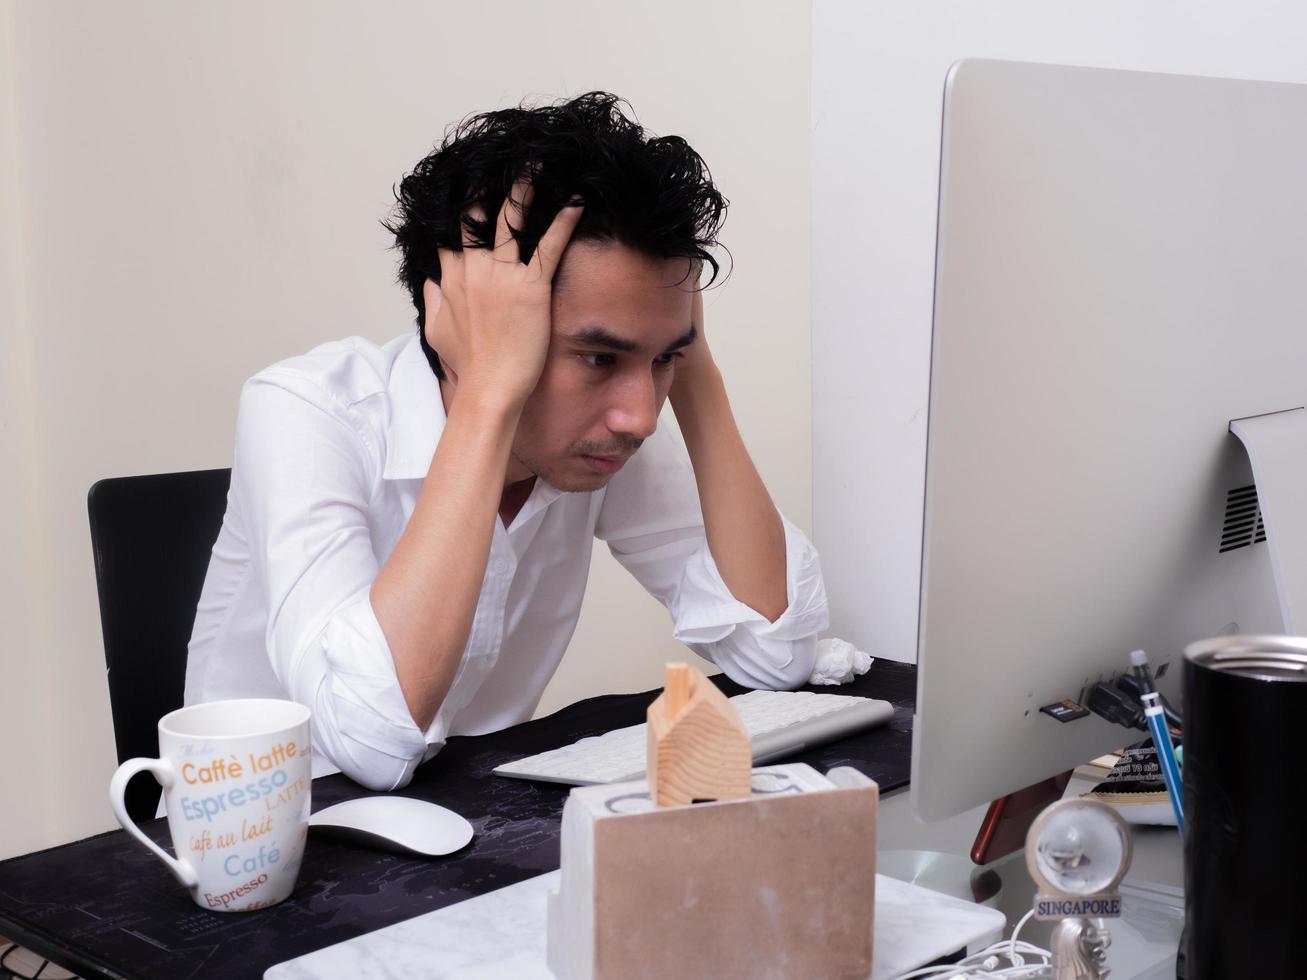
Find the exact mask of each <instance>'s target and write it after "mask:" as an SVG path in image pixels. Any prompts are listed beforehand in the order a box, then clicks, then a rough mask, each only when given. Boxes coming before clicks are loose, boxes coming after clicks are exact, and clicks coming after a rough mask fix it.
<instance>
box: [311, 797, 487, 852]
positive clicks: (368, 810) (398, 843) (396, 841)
mask: <svg viewBox="0 0 1307 980" xmlns="http://www.w3.org/2000/svg"><path fill="white" fill-rule="evenodd" d="M309 826H310V827H313V828H314V829H315V830H318V831H320V832H322V833H323V834H325V835H327V836H331V837H339V838H341V839H344V840H350V841H353V842H354V843H358V844H364V845H366V846H369V847H379V848H383V849H385V850H389V851H398V852H399V853H401V854H418V855H422V856H424V857H439V856H440V855H442V854H452V853H453V852H454V851H457V850H458V849H459V848H460V847H463V846H464V845H465V844H467V842H468V841H470V840H471V839H472V825H471V824H470V823H468V822H467V821H466V820H464V819H463V818H462V817H460V816H459V815H458V814H457V813H455V812H454V811H453V810H447V809H445V808H444V807H443V806H439V805H438V804H435V803H428V802H427V801H426V800H415V799H413V798H412V797H411V796H364V797H360V798H359V799H357V800H346V801H345V802H344V803H337V804H336V805H335V806H329V807H326V808H325V809H322V810H319V811H318V812H317V813H315V814H313V815H312V816H311V817H309Z"/></svg>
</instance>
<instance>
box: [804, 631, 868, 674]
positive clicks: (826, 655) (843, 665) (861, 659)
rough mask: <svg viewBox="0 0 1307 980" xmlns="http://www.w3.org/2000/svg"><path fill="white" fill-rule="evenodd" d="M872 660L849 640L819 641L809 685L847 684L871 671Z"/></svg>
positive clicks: (832, 639)
mask: <svg viewBox="0 0 1307 980" xmlns="http://www.w3.org/2000/svg"><path fill="white" fill-rule="evenodd" d="M871 663H872V658H871V655H870V654H868V653H864V652H863V651H861V650H859V649H858V648H857V647H855V646H854V645H853V644H852V643H850V642H848V641H847V640H837V639H835V638H833V637H832V638H831V639H828V640H818V641H817V660H816V662H815V663H814V664H813V666H812V676H811V677H809V678H808V683H809V684H847V683H848V682H849V681H851V680H853V678H855V677H857V676H858V675H859V674H865V673H866V672H867V671H868V670H870V669H871Z"/></svg>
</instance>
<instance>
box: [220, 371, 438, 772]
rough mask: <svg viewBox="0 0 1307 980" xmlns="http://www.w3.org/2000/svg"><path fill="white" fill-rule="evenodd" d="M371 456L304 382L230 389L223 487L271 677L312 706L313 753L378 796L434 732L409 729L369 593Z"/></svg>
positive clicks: (352, 418) (359, 433)
mask: <svg viewBox="0 0 1307 980" xmlns="http://www.w3.org/2000/svg"><path fill="white" fill-rule="evenodd" d="M380 459H381V456H380V451H379V449H378V447H377V446H376V436H375V435H374V434H373V433H372V431H371V430H370V429H369V428H368V426H367V424H366V422H365V421H364V420H363V419H362V418H361V416H359V415H358V414H357V413H355V412H352V411H351V407H350V406H348V405H343V404H339V403H337V402H336V401H334V400H333V398H332V396H331V395H330V394H329V393H328V392H327V391H325V390H323V389H321V388H319V387H317V386H316V385H314V384H313V383H312V382H311V381H309V380H306V379H304V378H301V377H298V376H295V375H291V374H286V375H284V376H280V375H278V374H277V373H275V372H264V374H262V375H259V376H257V377H255V378H254V379H252V380H251V381H250V382H248V383H247V384H246V386H245V388H244V389H243V391H242V393H241V403H240V413H239V417H238V421H237V434H236V462H235V465H234V467H233V469H232V492H233V494H234V496H235V501H236V503H237V505H238V506H239V507H240V509H241V511H242V513H243V515H244V517H245V527H246V530H247V533H248V534H249V535H250V538H251V540H250V541H249V542H248V545H249V550H250V553H251V555H252V556H253V557H252V562H253V566H254V567H253V570H252V573H253V574H254V575H255V576H256V577H257V578H258V580H259V584H260V586H261V587H262V589H263V591H264V598H265V600H266V608H267V609H268V621H267V630H266V635H265V640H266V644H267V653H268V657H269V660H270V661H271V665H272V669H273V672H274V674H275V675H276V676H277V679H278V680H279V681H280V683H281V685H282V686H283V688H284V689H285V690H286V692H287V695H288V696H289V697H290V698H292V699H294V700H295V701H298V702H300V703H301V704H304V705H307V706H308V707H309V709H310V710H311V711H312V722H311V725H312V731H313V740H314V748H315V751H317V752H320V753H321V754H323V755H324V756H325V757H326V759H327V760H328V761H329V762H330V763H332V764H333V765H334V766H336V767H337V768H339V769H340V770H341V771H342V772H344V773H345V774H346V775H348V776H349V777H350V778H352V779H354V780H355V781H356V782H358V783H361V784H362V785H364V786H366V787H368V788H369V789H377V790H389V789H394V788H396V787H399V786H403V785H405V784H406V783H407V782H408V781H409V779H411V778H412V775H413V771H414V769H416V767H417V765H418V763H420V762H421V761H422V760H423V758H424V757H426V756H428V755H430V754H431V752H430V751H429V750H428V745H429V743H430V744H434V745H436V746H438V745H439V744H442V743H443V741H444V734H445V727H444V720H443V719H442V718H441V717H439V716H437V718H436V720H435V721H434V722H433V723H432V726H431V727H430V728H429V729H428V730H427V732H425V733H424V732H423V731H422V730H421V729H419V728H418V727H417V725H416V724H415V723H414V722H413V719H412V716H411V715H410V714H409V710H408V706H407V704H406V702H405V700H404V696H403V692H402V690H401V689H400V686H399V681H398V678H397V677H396V675H395V667H394V661H393V660H392V658H391V654H390V648H389V645H388V644H387V642H386V638H385V635H384V633H383V632H382V630H381V626H380V624H379V623H378V622H377V618H376V615H375V614H374V612H373V610H372V604H371V600H370V598H369V595H370V590H371V586H372V581H373V579H375V578H376V575H377V571H378V563H377V557H376V554H375V552H374V548H373V542H372V536H371V533H370V530H369V526H368V520H367V513H368V505H369V502H370V500H371V498H372V496H373V493H374V489H373V488H374V487H375V486H376V485H377V482H378V476H379V467H380V465H381V464H380Z"/></svg>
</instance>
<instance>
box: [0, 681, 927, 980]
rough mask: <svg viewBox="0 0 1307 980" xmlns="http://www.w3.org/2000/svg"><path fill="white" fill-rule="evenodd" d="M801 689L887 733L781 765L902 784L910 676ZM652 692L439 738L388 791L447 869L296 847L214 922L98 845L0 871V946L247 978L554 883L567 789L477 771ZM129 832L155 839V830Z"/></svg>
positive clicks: (350, 791) (350, 787)
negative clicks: (842, 768) (853, 703)
mask: <svg viewBox="0 0 1307 980" xmlns="http://www.w3.org/2000/svg"><path fill="white" fill-rule="evenodd" d="M713 681H714V682H715V683H716V684H717V685H718V686H719V687H720V688H722V690H723V691H725V692H726V693H727V694H728V695H734V694H739V693H741V692H742V691H743V690H744V689H743V688H741V687H739V686H738V685H735V684H733V683H731V682H730V681H727V680H726V679H725V678H722V677H714V678H713ZM811 690H815V691H827V692H830V691H838V692H839V693H842V694H843V693H848V694H861V695H865V696H868V697H877V698H883V699H885V700H887V701H890V702H892V703H893V704H894V707H895V711H894V718H893V720H892V721H891V722H890V723H889V724H888V725H885V726H882V727H880V728H877V729H873V730H872V731H869V732H864V733H862V734H860V735H856V736H853V737H852V738H847V739H843V740H841V741H839V742H834V743H831V744H830V745H826V746H823V747H821V748H819V749H816V750H814V751H812V752H807V753H804V754H802V755H799V756H796V757H794V759H793V760H792V761H796V762H807V763H809V764H810V765H812V766H813V767H815V768H817V769H818V770H819V771H822V772H825V771H826V770H827V769H829V768H831V767H832V766H839V765H851V766H854V767H856V768H857V769H859V770H861V771H862V772H864V773H866V774H867V775H868V776H870V777H871V778H873V779H875V780H876V781H877V782H878V783H880V785H881V789H882V791H885V792H888V791H890V790H893V789H895V788H897V787H901V786H904V785H906V783H907V781H908V769H909V759H910V754H911V743H912V737H911V732H912V714H913V710H914V706H915V699H916V668H915V667H913V666H911V665H907V664H897V663H892V662H889V661H877V662H876V663H875V664H873V666H872V669H871V670H870V671H869V672H868V673H867V674H866V675H864V676H863V677H860V678H858V679H857V680H856V681H855V682H853V683H852V684H848V685H845V686H842V687H839V688H811ZM657 693H658V692H656V691H650V692H646V693H644V694H630V695H610V696H606V697H599V698H592V699H590V700H587V701H582V702H579V703H577V704H574V705H572V706H571V707H568V708H565V709H563V710H562V711H559V712H558V713H556V714H553V715H550V716H549V717H548V718H541V719H537V720H535V721H530V722H527V723H526V724H523V725H518V726H516V727H514V728H510V729H507V730H505V731H502V732H495V733H493V734H490V735H480V736H476V737H467V738H451V739H450V740H449V742H448V744H447V745H446V746H445V748H444V749H443V750H441V752H440V754H439V755H437V756H436V757H435V758H434V759H432V760H431V761H430V762H427V763H425V764H424V765H422V766H421V767H419V768H418V771H417V774H416V775H415V776H414V779H413V782H412V783H411V784H410V785H409V786H408V787H407V788H406V789H405V790H403V791H402V792H404V793H405V794H406V795H410V796H416V797H420V798H423V799H428V800H432V801H434V802H437V803H441V804H443V805H445V806H448V807H449V808H450V809H452V810H455V811H457V812H458V813H461V814H463V815H464V816H465V817H467V818H468V819H469V820H470V821H471V823H472V825H473V828H474V829H475V831H476V837H475V839H474V840H473V842H472V844H471V845H470V846H469V847H468V848H467V849H466V850H464V851H462V852H460V853H459V854H458V855H456V856H453V857H450V858H443V859H438V860H435V861H428V860H413V859H407V858H403V857H399V856H396V855H391V854H387V853H383V852H379V851H372V850H365V849H362V848H358V847H351V846H348V845H345V844H341V843H337V842H334V841H329V840H326V839H322V838H317V837H313V836H310V839H309V845H308V848H307V849H306V850H305V855H304V864H303V866H302V867H301V870H300V876H299V881H298V883H297V885H296V887H295V892H294V894H292V895H291V897H290V898H289V899H287V900H286V901H285V902H283V903H282V904H280V905H277V906H275V907H273V908H271V909H266V910H263V911H260V912H254V913H246V914H226V915H224V914H220V913H217V912H208V911H205V910H204V909H201V908H199V907H198V906H196V905H195V904H194V903H193V902H191V900H190V899H189V898H188V897H187V896H186V894H185V892H184V891H183V890H182V888H181V886H179V885H178V884H177V882H176V880H175V879H174V878H173V877H172V875H171V874H170V873H169V872H168V870H167V869H166V868H165V867H164V866H163V864H162V863H161V862H160V861H159V860H158V859H157V858H155V857H154V856H153V855H151V854H149V853H148V852H147V851H146V850H145V848H143V847H141V846H140V844H138V843H136V842H135V841H133V840H131V839H130V838H129V837H128V836H127V835H126V834H125V833H124V832H122V831H112V832H110V833H106V834H101V835H99V836H97V837H90V838H87V839H86V840H83V841H78V842H76V843H73V844H66V845H63V846H62V847H56V848H52V849H50V850H47V851H41V852H38V853H36V854H28V855H25V856H22V857H17V858H11V859H10V860H8V861H4V862H0V935H4V936H8V937H9V938H10V939H14V940H16V941H18V942H20V943H22V944H23V945H25V946H28V947H30V948H31V949H33V950H36V951H37V952H39V953H41V954H42V955H44V956H49V957H50V958H51V959H52V960H53V961H54V962H56V963H58V964H60V965H61V966H65V967H67V968H68V969H70V970H73V971H74V972H76V973H79V974H81V975H82V976H83V977H87V978H93V977H133V978H136V977H140V978H160V980H184V978H189V977H222V978H224V980H228V978H232V980H234V978H240V977H261V976H262V975H263V971H264V970H266V969H267V968H268V967H270V966H272V965H273V964H275V963H279V962H281V961H283V960H286V959H289V958H291V957H294V956H298V955H300V954H303V953H307V952H310V951H311V950H315V949H320V948H322V947H323V946H329V945H331V944H333V943H337V942H341V941H343V940H346V939H351V938H353V937H355V936H358V935H361V934H363V933H365V932H371V931H372V930H374V929H379V928H382V927H384V926H388V925H392V924H394V923H396V922H400V921H402V920H404V919H408V918H411V917H413V916H415V915H420V914H422V913H424V912H429V911H431V910H433V909H437V908H441V907H443V906H446V905H451V904H453V903H454V902H458V901H462V900H463V899H466V898H471V897H473V896H475V895H479V894H482V893H485V892H488V891H491V890H493V889H496V888H502V887H503V886H505V885H510V884H513V883H514V882H518V881H522V880H524V879H526V878H530V877H533V876H535V875H538V874H541V873H543V872H546V871H552V870H554V869H555V868H557V867H558V862H559V856H558V830H559V821H560V819H561V816H562V807H563V802H564V800H565V799H566V797H567V793H568V787H566V786H554V785H550V784H545V783H528V782H524V781H521V780H512V779H503V778H501V777H499V776H494V775H492V774H491V770H492V769H493V768H494V767H495V766H497V765H499V764H500V763H502V762H506V761H508V760H509V759H513V758H518V757H521V756H524V755H529V754H531V753H533V752H540V751H544V750H546V749H550V748H554V747H556V746H560V745H566V744H568V743H569V742H572V741H575V740H576V739H578V738H581V737H584V736H586V735H597V734H599V733H601V732H604V731H607V730H609V729H612V728H620V727H622V726H626V725H634V724H639V723H640V722H642V721H643V720H644V711H645V708H646V707H647V706H648V704H649V702H650V701H652V700H653V698H654V696H655V695H656V694H657ZM105 785H106V787H107V785H108V778H107V775H106V779H105ZM366 795H368V794H367V791H366V790H364V789H362V788H361V787H360V786H358V785H357V784H355V783H353V782H351V781H350V780H348V779H347V778H345V777H344V776H339V775H337V776H327V777H324V778H322V779H318V780H315V781H314V783H313V809H315V810H318V809H321V808H322V807H325V806H329V805H331V804H333V803H339V802H341V801H342V800H346V799H350V798H353V797H356V796H366ZM142 829H143V830H144V831H145V833H146V834H147V835H149V836H150V837H151V838H153V839H154V840H156V841H159V842H160V843H164V842H165V841H166V840H167V836H168V832H167V826H166V824H165V822H164V821H163V820H154V821H149V822H146V823H144V824H142Z"/></svg>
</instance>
